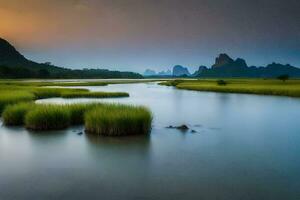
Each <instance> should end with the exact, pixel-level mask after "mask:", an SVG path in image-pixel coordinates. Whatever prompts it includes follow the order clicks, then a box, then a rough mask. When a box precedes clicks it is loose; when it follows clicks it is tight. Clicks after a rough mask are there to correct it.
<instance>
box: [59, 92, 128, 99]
mask: <svg viewBox="0 0 300 200" xmlns="http://www.w3.org/2000/svg"><path fill="white" fill-rule="evenodd" d="M61 97H63V98H113V97H129V94H128V93H126V92H89V91H76V92H74V91H67V92H63V93H62V94H61Z"/></svg>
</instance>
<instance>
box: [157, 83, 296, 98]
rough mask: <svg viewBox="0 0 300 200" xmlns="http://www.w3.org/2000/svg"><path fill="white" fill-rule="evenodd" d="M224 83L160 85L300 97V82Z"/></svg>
mask: <svg viewBox="0 0 300 200" xmlns="http://www.w3.org/2000/svg"><path fill="white" fill-rule="evenodd" d="M223 81H224V82H222V81H220V79H202V80H186V79H182V80H181V79H180V80H179V79H177V80H170V81H165V82H161V83H160V85H166V86H174V87H176V88H178V89H186V90H195V91H212V92H223V93H245V94H260V95H276V96H290V97H300V80H287V81H281V80H275V79H268V80H263V79H223Z"/></svg>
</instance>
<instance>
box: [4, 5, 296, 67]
mask: <svg viewBox="0 0 300 200" xmlns="http://www.w3.org/2000/svg"><path fill="white" fill-rule="evenodd" d="M0 37H2V38H5V39H7V40H9V41H10V42H11V43H12V44H14V45H15V46H16V47H17V48H18V49H19V50H20V51H21V52H22V53H23V54H24V55H25V56H26V57H28V58H30V59H33V60H36V61H39V62H46V61H50V62H52V63H53V64H56V65H60V66H66V67H72V68H82V67H93V68H94V67H99V68H109V69H119V70H132V71H138V72H143V71H144V70H145V68H152V69H156V70H165V69H168V68H171V67H172V66H173V65H175V64H181V65H184V66H187V67H190V69H191V70H194V69H196V68H197V67H198V66H199V65H201V64H204V65H207V66H211V64H212V63H213V62H214V59H215V57H216V56H217V54H219V53H223V52H226V53H228V54H229V55H231V56H232V57H233V58H236V57H242V58H245V59H246V60H247V61H248V64H250V65H265V64H268V63H270V62H272V61H276V62H281V63H284V64H285V63H290V64H293V65H296V66H299V67H300V1H299V0H63V1H62V0H0Z"/></svg>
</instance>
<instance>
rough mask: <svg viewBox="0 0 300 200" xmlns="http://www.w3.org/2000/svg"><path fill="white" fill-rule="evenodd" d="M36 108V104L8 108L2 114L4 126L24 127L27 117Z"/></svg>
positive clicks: (23, 104) (22, 104)
mask: <svg viewBox="0 0 300 200" xmlns="http://www.w3.org/2000/svg"><path fill="white" fill-rule="evenodd" d="M34 107H35V104H34V103H18V104H13V105H8V106H6V108H5V109H4V111H3V113H2V119H3V122H4V124H5V125H6V126H20V125H24V118H25V115H26V114H27V112H29V111H30V110H31V109H33V108H34Z"/></svg>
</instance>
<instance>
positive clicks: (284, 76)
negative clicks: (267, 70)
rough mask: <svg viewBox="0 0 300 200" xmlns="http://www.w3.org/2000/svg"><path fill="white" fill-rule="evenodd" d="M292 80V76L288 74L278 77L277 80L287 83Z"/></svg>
mask: <svg viewBox="0 0 300 200" xmlns="http://www.w3.org/2000/svg"><path fill="white" fill-rule="evenodd" d="M289 78H290V76H289V75H288V74H282V75H280V76H278V77H277V79H279V80H281V81H283V82H284V81H286V80H288V79H289Z"/></svg>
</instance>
